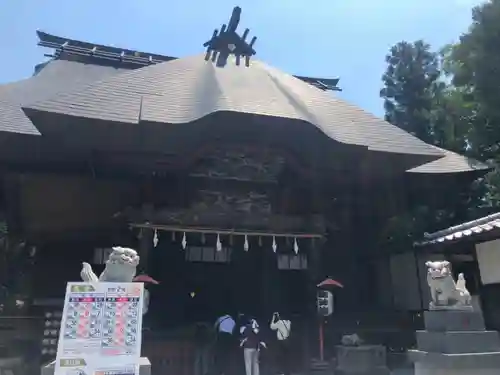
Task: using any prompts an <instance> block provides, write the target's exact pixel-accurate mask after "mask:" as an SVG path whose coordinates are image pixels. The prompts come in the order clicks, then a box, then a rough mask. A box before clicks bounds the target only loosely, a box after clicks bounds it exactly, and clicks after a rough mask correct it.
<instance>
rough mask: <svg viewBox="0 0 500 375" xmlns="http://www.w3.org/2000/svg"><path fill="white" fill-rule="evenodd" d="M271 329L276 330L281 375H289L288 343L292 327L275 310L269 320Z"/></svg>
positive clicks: (290, 323)
mask: <svg viewBox="0 0 500 375" xmlns="http://www.w3.org/2000/svg"><path fill="white" fill-rule="evenodd" d="M270 328H271V330H273V331H276V338H277V339H278V366H279V368H280V373H281V374H282V375H290V361H289V355H290V344H289V337H290V332H291V328H292V322H291V321H289V320H285V319H282V318H281V317H280V314H279V313H277V312H275V313H274V314H273V318H272V320H271V325H270Z"/></svg>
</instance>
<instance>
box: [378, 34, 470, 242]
mask: <svg viewBox="0 0 500 375" xmlns="http://www.w3.org/2000/svg"><path fill="white" fill-rule="evenodd" d="M451 49H452V48H451V47H448V48H445V49H443V50H442V51H440V52H439V53H438V52H433V51H432V50H431V47H430V46H429V45H428V44H426V43H424V42H423V41H417V42H414V43H408V42H400V43H398V44H396V45H395V46H393V47H392V48H391V50H390V53H389V54H388V55H387V56H386V62H387V70H386V72H385V74H384V75H383V77H382V80H383V82H384V87H383V89H382V90H381V92H380V95H381V97H382V98H383V99H384V108H385V112H386V116H385V117H386V120H388V121H389V122H391V123H392V124H394V125H396V126H398V127H400V128H402V129H403V130H406V131H408V132H409V133H411V134H413V135H415V136H416V137H418V138H420V139H421V140H423V141H425V142H427V143H430V144H433V145H436V146H440V147H443V148H446V149H449V150H452V151H456V152H465V151H466V150H467V147H468V144H467V134H468V131H469V130H468V129H469V126H470V124H469V123H470V116H471V110H470V109H469V108H468V106H467V105H466V103H465V102H464V96H463V94H462V92H461V91H460V90H459V89H458V88H456V87H454V86H453V85H451V84H450V75H451V74H452V73H448V76H447V75H446V74H445V73H446V69H451V65H452V60H451V59H450V54H451ZM455 188H456V191H455V192H454V194H452V195H451V196H450V199H449V200H439V201H438V202H439V207H438V206H435V205H433V206H432V207H430V206H429V205H425V204H421V203H420V201H419V202H417V201H415V202H414V201H412V202H410V205H411V206H410V207H408V209H407V210H406V212H405V213H404V214H403V215H400V216H398V217H394V218H392V220H391V221H390V222H389V223H388V227H387V231H389V232H391V233H393V234H391V235H387V234H384V236H385V237H386V238H389V237H391V238H393V242H394V243H395V244H396V245H398V246H399V245H401V244H402V243H404V242H405V241H408V240H412V239H420V238H421V236H422V234H423V232H424V231H429V230H431V231H432V230H436V229H439V228H443V227H446V226H449V225H451V224H454V223H456V222H457V221H464V220H466V219H468V217H467V215H468V214H469V212H468V210H467V208H468V207H469V206H471V207H472V206H475V205H476V203H477V199H478V198H479V197H480V196H479V195H478V194H473V191H472V190H471V189H464V187H462V186H461V187H458V186H456V187H455ZM464 190H465V191H464ZM474 193H475V192H474ZM451 197H456V199H451ZM395 234H396V236H399V238H398V237H394V236H395Z"/></svg>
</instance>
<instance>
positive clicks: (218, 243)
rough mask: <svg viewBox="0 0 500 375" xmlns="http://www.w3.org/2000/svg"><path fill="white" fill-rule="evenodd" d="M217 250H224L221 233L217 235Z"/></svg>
mask: <svg viewBox="0 0 500 375" xmlns="http://www.w3.org/2000/svg"><path fill="white" fill-rule="evenodd" d="M215 249H216V250H217V251H221V250H222V243H221V242H220V235H219V233H217V243H216V244H215Z"/></svg>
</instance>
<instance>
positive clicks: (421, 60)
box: [380, 40, 441, 143]
mask: <svg viewBox="0 0 500 375" xmlns="http://www.w3.org/2000/svg"><path fill="white" fill-rule="evenodd" d="M386 62H387V70H386V72H385V74H384V75H383V77H382V80H383V82H384V88H383V89H382V90H381V91H380V96H381V97H382V98H383V99H384V108H385V118H386V120H387V121H389V122H390V123H392V124H394V125H396V126H398V127H400V128H402V129H403V130H406V131H407V132H409V133H411V134H413V135H415V136H416V137H418V138H420V139H422V140H423V141H425V142H429V143H435V142H434V130H433V129H432V121H431V118H432V109H433V107H434V102H435V92H436V90H439V88H440V85H441V83H440V82H439V77H440V70H439V59H438V54H437V53H435V52H432V51H431V49H430V46H429V45H428V44H426V43H424V42H423V41H421V40H419V41H416V42H414V43H408V42H399V43H397V44H396V45H395V46H393V47H392V48H391V50H390V53H389V54H388V55H387V56H386Z"/></svg>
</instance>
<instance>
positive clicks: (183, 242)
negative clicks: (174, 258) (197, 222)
mask: <svg viewBox="0 0 500 375" xmlns="http://www.w3.org/2000/svg"><path fill="white" fill-rule="evenodd" d="M181 244H182V248H183V249H186V246H187V240H186V232H184V233H183V234H182V242H181Z"/></svg>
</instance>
